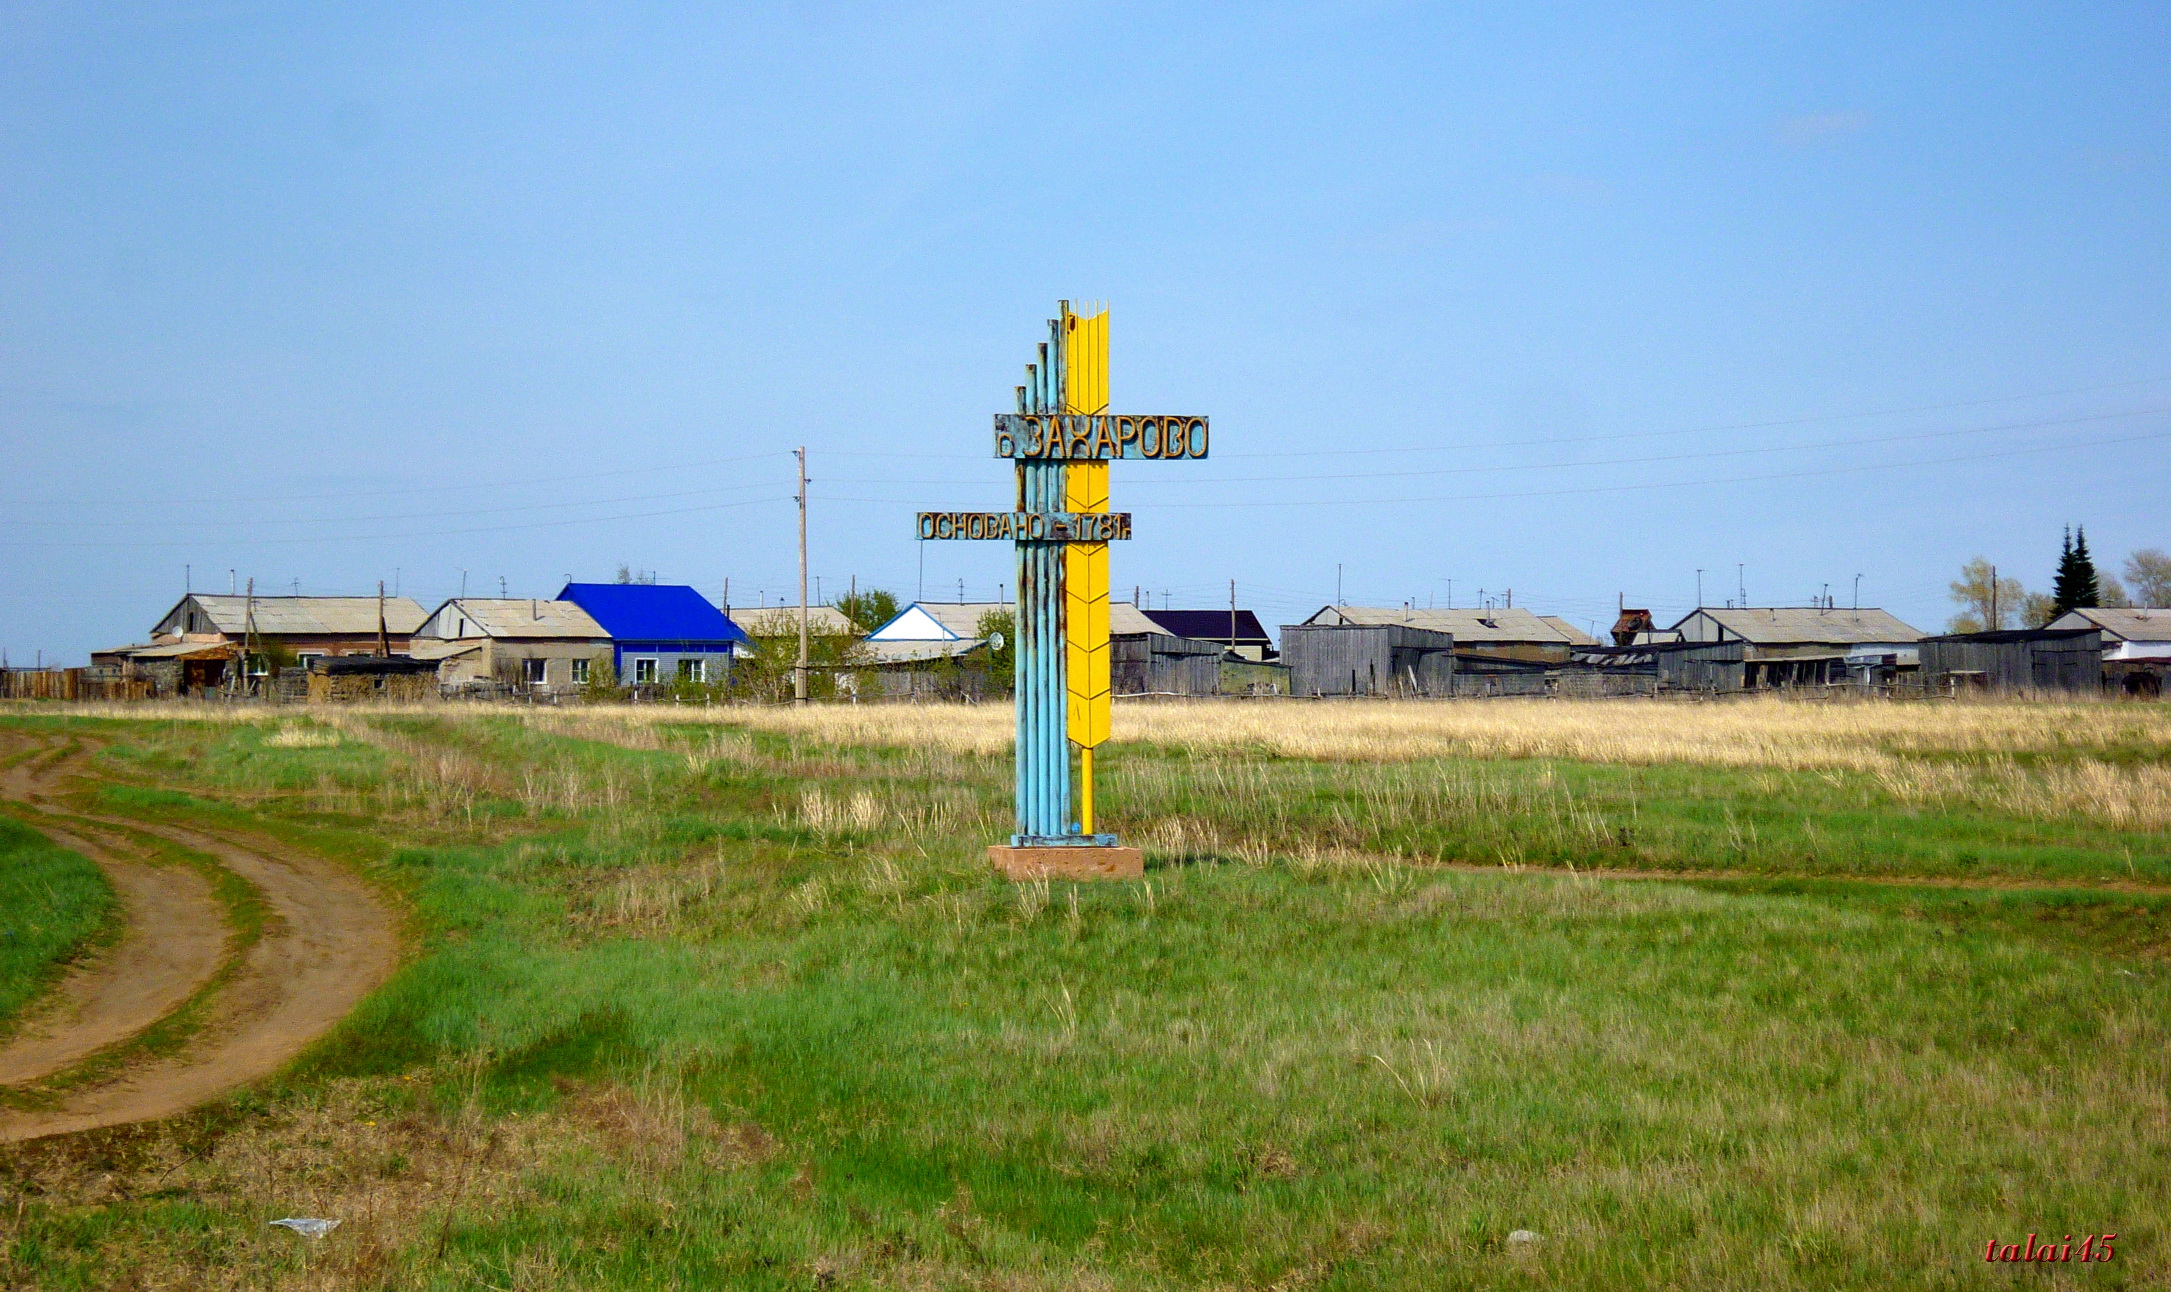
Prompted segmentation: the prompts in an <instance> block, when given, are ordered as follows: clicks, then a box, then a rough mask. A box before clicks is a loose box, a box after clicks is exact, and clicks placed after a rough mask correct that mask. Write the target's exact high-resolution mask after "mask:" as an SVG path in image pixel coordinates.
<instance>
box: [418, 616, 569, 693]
mask: <svg viewBox="0 0 2171 1292" xmlns="http://www.w3.org/2000/svg"><path fill="white" fill-rule="evenodd" d="M409 653H410V654H411V655H413V657H414V658H416V659H418V660H431V661H434V662H435V663H436V664H437V680H438V682H439V683H440V684H441V685H443V686H446V687H448V688H452V689H455V690H462V691H493V690H501V691H503V692H505V693H507V694H514V695H527V696H547V695H558V694H567V693H571V692H576V691H579V690H580V689H581V688H582V687H585V686H587V685H588V684H589V683H590V681H591V680H593V679H595V678H596V676H597V675H596V669H598V668H599V667H600V666H601V665H602V664H604V663H605V662H606V661H608V660H609V659H610V658H611V637H610V634H609V633H607V632H605V631H604V630H603V625H601V624H599V623H597V622H596V621H595V618H594V617H593V616H592V615H590V614H589V613H588V612H587V611H586V610H583V609H581V608H580V607H579V606H578V605H576V604H574V603H573V602H570V601H542V600H537V599H535V598H533V597H517V598H515V597H454V598H452V599H451V600H449V601H447V602H445V603H444V604H443V605H441V606H439V607H438V608H437V609H435V610H433V611H431V612H430V615H429V618H427V619H425V620H423V622H422V626H421V627H419V628H417V629H416V630H415V634H414V638H413V644H412V646H411V648H410V651H409Z"/></svg>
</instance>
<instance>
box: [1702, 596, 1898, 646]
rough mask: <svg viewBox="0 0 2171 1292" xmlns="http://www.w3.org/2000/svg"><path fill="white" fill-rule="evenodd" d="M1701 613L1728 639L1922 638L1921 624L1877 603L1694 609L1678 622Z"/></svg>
mask: <svg viewBox="0 0 2171 1292" xmlns="http://www.w3.org/2000/svg"><path fill="white" fill-rule="evenodd" d="M1698 615H1703V616H1705V617H1707V618H1709V619H1710V620H1711V621H1712V622H1713V623H1715V624H1717V625H1719V626H1720V627H1721V628H1724V629H1725V630H1726V637H1727V640H1732V639H1735V638H1739V639H1741V640H1743V641H1746V642H1750V643H1752V644H1755V645H1763V646H1779V645H1787V644H1791V643H1796V642H1807V643H1831V644H1835V645H1836V644H1840V643H1845V642H1912V641H1920V640H1922V637H1923V633H1922V630H1921V629H1919V628H1914V627H1910V626H1909V625H1908V624H1906V623H1905V622H1903V621H1902V620H1900V619H1899V618H1898V617H1897V616H1895V615H1893V614H1892V613H1890V612H1889V611H1885V610H1879V609H1877V608H1875V607H1865V608H1864V609H1860V610H1837V609H1834V610H1826V609H1822V608H1820V607H1817V606H1772V607H1755V608H1751V609H1748V610H1714V609H1712V608H1711V607H1710V606H1705V607H1704V608H1703V609H1701V610H1692V611H1690V612H1689V613H1688V614H1686V615H1683V616H1682V617H1681V622H1680V623H1677V624H1675V625H1674V627H1675V628H1677V629H1679V628H1682V627H1683V625H1685V624H1687V623H1688V622H1689V621H1690V620H1691V619H1694V618H1695V617H1696V616H1698Z"/></svg>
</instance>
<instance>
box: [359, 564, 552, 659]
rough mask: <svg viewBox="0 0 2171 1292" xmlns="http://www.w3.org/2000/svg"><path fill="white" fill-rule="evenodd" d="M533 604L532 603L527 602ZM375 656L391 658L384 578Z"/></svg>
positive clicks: (379, 588)
mask: <svg viewBox="0 0 2171 1292" xmlns="http://www.w3.org/2000/svg"><path fill="white" fill-rule="evenodd" d="M529 604H531V605H532V604H534V603H532V602H531V603H529ZM377 657H378V658H379V659H390V658H392V638H391V637H390V635H388V634H387V633H386V632H385V630H384V580H383V579H379V580H377Z"/></svg>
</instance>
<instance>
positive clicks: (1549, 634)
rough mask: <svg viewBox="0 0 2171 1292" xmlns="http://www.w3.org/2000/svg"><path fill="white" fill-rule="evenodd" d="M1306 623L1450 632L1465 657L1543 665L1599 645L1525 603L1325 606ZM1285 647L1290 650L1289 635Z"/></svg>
mask: <svg viewBox="0 0 2171 1292" xmlns="http://www.w3.org/2000/svg"><path fill="white" fill-rule="evenodd" d="M1304 624H1305V625H1306V626H1338V625H1345V624H1346V625H1366V626H1382V625H1387V624H1395V625H1399V626H1401V627H1404V628H1422V629H1425V630H1426V631H1428V632H1435V633H1445V634H1447V635H1448V636H1450V637H1453V638H1454V639H1455V651H1456V653H1457V654H1459V655H1464V656H1489V657H1492V658H1495V659H1508V660H1524V661H1528V662H1531V663H1538V664H1559V665H1564V664H1566V663H1568V661H1569V659H1570V657H1571V656H1572V655H1573V654H1574V652H1575V651H1576V649H1577V648H1579V647H1583V646H1595V645H1597V642H1596V641H1595V640H1593V639H1592V638H1591V637H1590V636H1589V635H1588V634H1586V633H1583V632H1579V631H1578V630H1576V629H1575V628H1574V627H1572V626H1571V625H1570V624H1569V623H1568V622H1567V621H1566V620H1564V619H1560V618H1558V617H1556V616H1551V615H1539V614H1534V613H1532V612H1531V611H1529V610H1527V609H1524V608H1523V607H1520V606H1500V607H1496V608H1492V609H1479V610H1430V609H1423V608H1419V607H1415V606H1322V607H1321V608H1320V609H1319V610H1318V611H1317V612H1316V613H1314V614H1313V615H1312V617H1311V618H1309V619H1307V620H1305V621H1304ZM1283 649H1284V650H1287V649H1288V643H1287V639H1286V637H1285V638H1284V641H1283Z"/></svg>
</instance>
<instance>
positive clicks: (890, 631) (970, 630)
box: [861, 601, 1018, 666]
mask: <svg viewBox="0 0 2171 1292" xmlns="http://www.w3.org/2000/svg"><path fill="white" fill-rule="evenodd" d="M1017 610H1018V608H1017V606H1016V605H1015V604H1013V603H1011V602H1008V601H915V602H913V603H912V604H911V605H909V606H906V607H905V608H904V609H902V610H900V611H898V612H897V613H896V614H895V615H893V616H891V618H890V621H889V622H888V623H886V624H882V625H879V626H878V627H876V628H875V630H874V631H873V632H870V633H868V634H867V639H866V641H864V642H863V643H861V644H862V645H863V646H864V647H865V648H866V652H867V657H868V659H869V660H870V661H871V662H872V663H874V664H876V665H878V666H882V665H919V664H926V663H929V662H931V661H934V660H938V659H963V658H965V657H966V656H968V655H971V654H973V653H975V652H977V651H982V650H984V649H985V647H986V645H987V642H986V639H984V638H982V637H981V636H980V621H981V620H983V619H985V618H987V617H988V616H989V615H1009V616H1010V622H1012V623H1016V622H1017Z"/></svg>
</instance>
